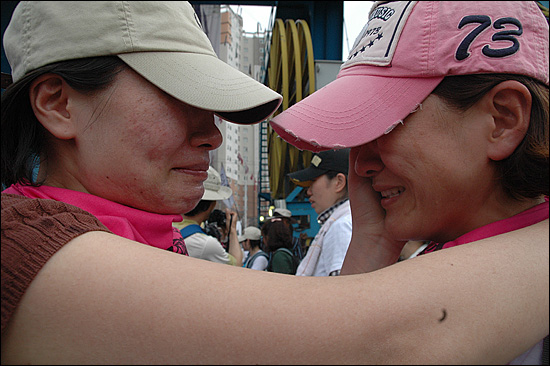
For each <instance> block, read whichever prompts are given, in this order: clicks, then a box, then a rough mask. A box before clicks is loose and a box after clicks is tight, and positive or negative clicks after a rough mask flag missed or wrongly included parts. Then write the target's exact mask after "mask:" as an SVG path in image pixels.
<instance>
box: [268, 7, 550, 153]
mask: <svg viewBox="0 0 550 366" xmlns="http://www.w3.org/2000/svg"><path fill="white" fill-rule="evenodd" d="M486 73H506V74H521V75H527V76H530V77H533V78H535V79H537V80H540V81H541V82H543V83H545V84H546V85H548V22H547V20H546V18H545V17H544V15H543V14H542V11H541V10H540V9H539V7H538V5H537V4H536V2H534V1H498V2H497V1H475V2H474V1H460V2H459V1H395V2H384V1H379V2H377V3H376V4H375V5H374V6H373V8H372V10H371V11H370V13H369V15H368V22H367V24H366V25H365V27H364V28H363V30H362V31H361V33H360V34H359V36H358V37H357V40H356V41H355V44H354V46H353V49H352V50H351V52H350V54H349V57H348V60H347V61H346V62H345V63H344V64H343V65H342V67H341V69H340V72H339V73H338V76H337V78H336V80H334V81H333V82H331V83H329V84H328V85H326V86H325V87H323V88H322V89H319V90H317V91H316V92H315V93H313V94H311V95H310V96H308V97H307V98H305V99H304V100H302V101H300V102H298V103H296V104H294V105H293V106H292V107H290V108H288V109H287V110H285V111H283V112H282V113H281V114H279V115H277V116H276V117H275V118H273V119H272V120H271V122H270V123H271V126H272V127H273V129H274V130H275V131H276V132H277V133H278V134H279V136H281V137H282V138H283V139H284V140H286V141H287V142H289V143H290V144H292V145H294V146H296V147H297V148H299V149H301V150H309V151H314V152H317V151H323V150H329V149H341V148H347V147H354V146H359V145H362V144H365V143H367V142H370V141H372V140H375V139H377V138H378V137H380V136H382V135H383V134H386V133H389V132H390V131H391V130H392V129H393V128H394V127H395V126H396V125H397V124H399V123H402V121H403V120H404V119H405V117H407V116H408V115H409V114H410V113H411V112H413V111H415V110H416V109H417V108H418V107H419V105H420V104H421V103H422V101H423V100H424V99H425V98H426V97H428V95H429V94H430V93H431V92H432V91H433V90H434V89H435V88H436V87H437V85H438V84H439V83H440V82H441V81H442V80H443V78H444V77H445V76H447V75H466V74H486Z"/></svg>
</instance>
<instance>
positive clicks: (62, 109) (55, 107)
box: [29, 74, 75, 140]
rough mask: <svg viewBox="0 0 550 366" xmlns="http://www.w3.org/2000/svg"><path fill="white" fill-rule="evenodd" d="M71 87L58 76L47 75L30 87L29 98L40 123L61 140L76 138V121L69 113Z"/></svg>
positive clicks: (37, 79)
mask: <svg viewBox="0 0 550 366" xmlns="http://www.w3.org/2000/svg"><path fill="white" fill-rule="evenodd" d="M68 88H69V86H68V85H67V84H66V82H65V81H64V80H63V79H62V78H61V77H60V76H58V75H54V74H45V75H41V76H39V77H37V78H36V79H35V80H34V81H33V82H32V83H31V85H30V88H29V98H30V103H31V106H32V109H33V111H34V114H35V116H36V118H37V119H38V121H39V122H40V123H41V124H42V125H43V126H44V128H46V129H47V130H48V131H49V132H50V133H51V134H52V135H54V136H55V137H57V138H59V139H63V140H66V139H71V138H73V137H74V136H75V128H74V121H73V120H72V119H71V114H70V113H69V109H68V104H69V95H68V90H67V89H68Z"/></svg>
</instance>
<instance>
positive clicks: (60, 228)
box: [1, 193, 110, 333]
mask: <svg viewBox="0 0 550 366" xmlns="http://www.w3.org/2000/svg"><path fill="white" fill-rule="evenodd" d="M1 201H2V213H1V215H2V241H1V250H2V271H1V282H2V333H3V332H4V329H5V327H6V325H7V324H8V322H9V321H10V318H11V316H12V315H13V313H14V311H15V309H16V308H17V306H18V304H19V301H20V300H21V297H22V296H23V294H24V293H25V291H26V290H27V288H28V287H29V285H30V283H31V281H32V280H33V279H34V278H35V277H36V275H37V273H38V271H40V269H41V268H42V267H43V266H44V264H46V262H47V261H48V260H49V259H50V258H51V257H52V256H53V255H54V254H55V253H56V252H57V251H58V250H59V249H60V248H61V247H62V246H63V245H65V244H66V243H68V242H69V241H70V240H72V239H74V238H76V237H77V236H79V235H80V234H84V233H86V232H88V231H97V230H100V231H107V232H110V231H109V229H107V228H106V227H105V226H104V225H103V224H102V223H101V222H100V221H99V220H98V219H97V218H95V216H93V215H92V214H90V213H88V212H86V211H84V210H82V209H80V208H77V207H74V206H71V205H68V204H66V203H63V202H58V201H54V200H46V199H30V198H27V197H23V196H18V195H13V194H5V193H2V198H1Z"/></svg>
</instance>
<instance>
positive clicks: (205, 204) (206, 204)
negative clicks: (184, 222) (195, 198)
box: [185, 200, 215, 222]
mask: <svg viewBox="0 0 550 366" xmlns="http://www.w3.org/2000/svg"><path fill="white" fill-rule="evenodd" d="M212 202H215V201H208V200H200V201H199V203H197V205H196V206H195V208H194V209H192V210H191V211H189V212H188V213H186V214H185V215H186V216H197V215H198V214H201V213H203V212H206V211H207V210H208V209H209V208H210V205H211V204H212ZM208 221H209V222H211V221H210V219H208Z"/></svg>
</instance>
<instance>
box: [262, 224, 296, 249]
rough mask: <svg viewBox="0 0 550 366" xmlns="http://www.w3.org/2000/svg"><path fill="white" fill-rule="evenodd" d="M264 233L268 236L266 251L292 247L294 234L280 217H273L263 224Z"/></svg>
mask: <svg viewBox="0 0 550 366" xmlns="http://www.w3.org/2000/svg"><path fill="white" fill-rule="evenodd" d="M262 235H263V236H264V237H266V238H267V240H266V241H267V248H265V249H266V251H269V252H274V251H276V250H277V249H279V248H287V249H291V248H292V234H291V231H290V229H289V228H288V226H287V225H286V224H285V223H284V222H283V220H282V219H280V218H275V219H271V220H269V221H268V222H266V223H265V224H264V225H263V226H262Z"/></svg>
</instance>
